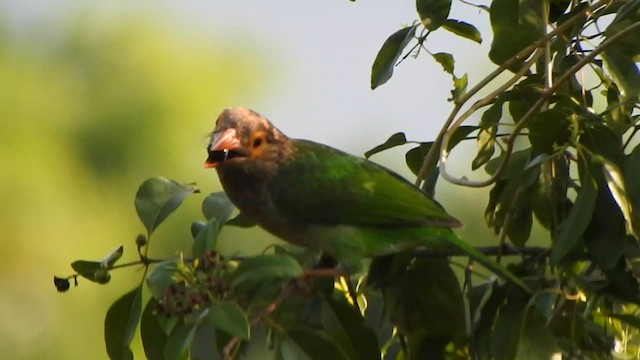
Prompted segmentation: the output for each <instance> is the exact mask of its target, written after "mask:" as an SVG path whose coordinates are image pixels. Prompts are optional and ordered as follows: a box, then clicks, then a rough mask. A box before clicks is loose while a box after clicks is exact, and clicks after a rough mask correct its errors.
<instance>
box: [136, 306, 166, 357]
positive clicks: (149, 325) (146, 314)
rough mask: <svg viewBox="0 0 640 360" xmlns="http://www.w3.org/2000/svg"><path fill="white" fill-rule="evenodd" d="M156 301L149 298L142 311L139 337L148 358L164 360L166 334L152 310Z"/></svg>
mask: <svg viewBox="0 0 640 360" xmlns="http://www.w3.org/2000/svg"><path fill="white" fill-rule="evenodd" d="M157 306H158V302H157V301H156V300H155V299H154V298H151V299H149V302H147V305H146V306H145V307H144V310H143V311H142V320H141V321H140V337H141V338H142V347H143V348H144V354H145V356H146V357H147V359H149V360H164V348H165V346H166V344H167V334H166V333H165V332H164V330H163V329H162V327H161V326H160V323H159V322H158V315H155V314H154V313H153V312H154V310H155V309H156V307H157Z"/></svg>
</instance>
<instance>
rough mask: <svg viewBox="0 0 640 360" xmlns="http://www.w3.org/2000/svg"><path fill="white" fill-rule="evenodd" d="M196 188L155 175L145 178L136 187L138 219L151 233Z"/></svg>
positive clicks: (195, 190)
mask: <svg viewBox="0 0 640 360" xmlns="http://www.w3.org/2000/svg"><path fill="white" fill-rule="evenodd" d="M197 191H198V189H197V188H196V187H195V186H194V185H191V184H181V183H179V182H177V181H175V180H168V179H165V178H163V177H155V178H151V179H148V180H146V181H145V182H143V183H142V185H140V188H138V192H137V193H136V198H135V205H136V211H137V212H138V217H139V218H140V221H142V223H143V224H144V226H145V228H146V229H147V232H148V233H149V234H151V233H152V232H153V231H154V230H155V229H156V228H157V227H158V225H160V224H161V223H162V222H163V221H164V220H165V219H166V218H167V217H168V216H169V215H171V213H172V212H173V211H174V210H175V209H177V208H178V206H179V205H180V204H181V203H182V201H183V200H184V199H185V198H186V197H187V196H189V195H191V194H193V193H194V192H197Z"/></svg>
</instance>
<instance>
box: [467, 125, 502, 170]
mask: <svg viewBox="0 0 640 360" xmlns="http://www.w3.org/2000/svg"><path fill="white" fill-rule="evenodd" d="M497 132H498V128H497V127H496V126H492V127H489V128H484V129H480V131H479V132H478V154H477V155H476V157H475V158H474V159H473V161H472V162H471V169H472V170H477V169H478V168H479V167H481V166H482V165H484V164H486V163H487V162H488V161H489V160H491V157H492V156H493V153H494V152H495V142H496V133H497Z"/></svg>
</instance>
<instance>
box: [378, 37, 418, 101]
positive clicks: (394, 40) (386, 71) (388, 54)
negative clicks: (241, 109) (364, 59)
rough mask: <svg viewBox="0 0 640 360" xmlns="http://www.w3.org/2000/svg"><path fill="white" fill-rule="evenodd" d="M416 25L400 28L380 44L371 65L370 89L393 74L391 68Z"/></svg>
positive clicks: (409, 39) (382, 82) (384, 81)
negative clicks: (380, 46)
mask: <svg viewBox="0 0 640 360" xmlns="http://www.w3.org/2000/svg"><path fill="white" fill-rule="evenodd" d="M416 28H417V25H413V26H409V27H406V28H404V29H400V30H398V31H396V32H395V33H393V34H391V36H389V37H388V38H387V40H385V42H384V44H382V48H380V51H378V55H377V56H376V59H375V60H374V61H373V66H372V67H371V90H373V89H375V88H377V87H378V86H380V85H382V84H384V83H386V82H387V81H388V80H389V79H391V76H392V75H393V68H394V67H395V66H396V61H398V58H399V57H400V55H401V54H402V51H403V50H404V48H405V47H406V46H407V44H409V41H411V40H412V39H413V36H414V35H415V33H416Z"/></svg>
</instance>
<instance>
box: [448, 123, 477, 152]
mask: <svg viewBox="0 0 640 360" xmlns="http://www.w3.org/2000/svg"><path fill="white" fill-rule="evenodd" d="M476 130H478V127H477V126H472V125H464V126H460V127H458V128H457V129H456V131H454V132H453V134H451V137H450V138H449V143H448V144H447V151H451V149H453V148H454V147H455V146H456V145H458V144H459V143H460V142H461V141H463V140H467V137H468V136H469V134H471V133H472V132H474V131H476Z"/></svg>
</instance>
